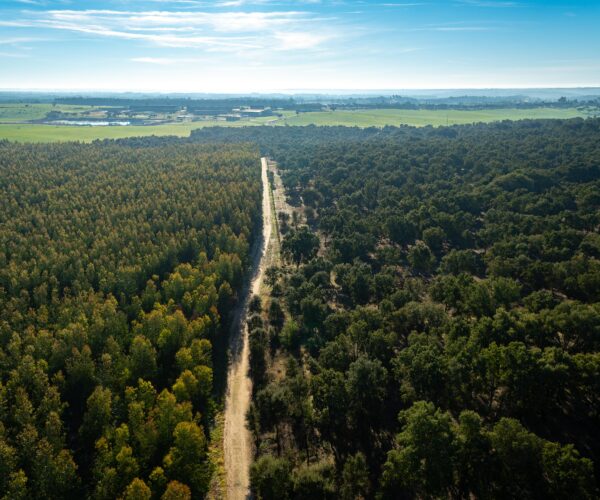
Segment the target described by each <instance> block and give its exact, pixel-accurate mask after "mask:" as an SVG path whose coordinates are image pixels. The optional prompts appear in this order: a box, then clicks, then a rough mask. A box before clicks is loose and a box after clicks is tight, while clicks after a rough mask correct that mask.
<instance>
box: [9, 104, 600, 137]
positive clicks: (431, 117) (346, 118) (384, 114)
mask: <svg viewBox="0 0 600 500" xmlns="http://www.w3.org/2000/svg"><path fill="white" fill-rule="evenodd" d="M3 106H4V107H3ZM7 106H9V105H0V122H1V121H4V122H6V121H15V122H16V121H24V120H31V119H35V117H32V115H35V114H36V113H38V114H39V113H42V117H43V116H44V115H45V113H46V112H47V111H48V110H49V109H51V105H32V106H35V107H34V108H25V107H24V105H22V104H21V105H17V106H21V108H23V109H24V110H26V111H23V112H22V114H19V113H21V112H17V110H12V111H11V110H7ZM42 106H47V107H48V109H46V111H45V112H42V108H41V107H42ZM63 108H64V107H63ZM2 109H4V113H5V114H6V116H9V115H10V113H12V115H10V116H12V117H13V118H12V119H10V120H9V119H7V118H5V117H3V115H2V114H1V113H2V111H1V110H2ZM54 109H56V108H54ZM65 111H66V110H65ZM28 113H29V115H28ZM594 113H596V114H600V113H599V112H598V110H596V111H595V112H590V111H581V110H578V109H576V108H568V109H557V108H534V109H492V110H482V111H461V110H450V111H437V110H435V111H434V110H426V109H421V110H404V109H376V110H359V111H327V112H314V113H302V114H299V115H296V114H295V113H290V112H285V113H284V115H283V116H282V117H281V118H279V119H277V118H276V117H264V118H255V119H251V120H243V121H238V122H224V121H216V120H206V121H201V122H187V123H173V124H166V125H151V126H125V127H117V126H114V127H76V126H56V125H37V124H28V123H17V124H10V125H9V124H0V139H8V140H11V141H21V142H57V141H84V142H90V141H93V140H95V139H120V138H124V137H138V136H151V135H176V136H179V137H186V136H188V135H189V134H190V132H191V131H192V130H194V129H197V128H202V127H210V126H220V127H243V126H255V125H263V124H271V125H276V126H282V125H311V124H314V125H345V126H357V127H383V126H386V125H412V126H416V127H422V126H426V125H433V126H441V125H456V124H466V123H476V122H493V121H499V120H522V119H527V118H545V119H565V118H576V117H588V116H592V115H593V114H594ZM36 116H37V115H36ZM19 117H20V118H19Z"/></svg>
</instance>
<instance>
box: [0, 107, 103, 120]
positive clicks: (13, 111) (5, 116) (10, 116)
mask: <svg viewBox="0 0 600 500" xmlns="http://www.w3.org/2000/svg"><path fill="white" fill-rule="evenodd" d="M90 109H92V108H91V107H90V106H70V105H64V104H58V105H56V106H54V105H52V104H13V103H0V122H25V121H29V120H41V119H42V118H45V117H46V115H47V114H48V113H49V112H50V111H63V112H65V113H76V112H80V111H88V110H90Z"/></svg>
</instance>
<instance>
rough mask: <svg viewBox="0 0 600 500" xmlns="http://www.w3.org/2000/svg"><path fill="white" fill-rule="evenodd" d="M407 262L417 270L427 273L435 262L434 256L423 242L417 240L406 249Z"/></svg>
mask: <svg viewBox="0 0 600 500" xmlns="http://www.w3.org/2000/svg"><path fill="white" fill-rule="evenodd" d="M407 258H408V263H409V264H410V266H411V267H412V268H413V269H414V270H415V271H417V272H421V273H429V272H431V270H432V269H433V266H434V264H435V256H434V255H433V254H432V253H431V250H430V249H429V247H428V246H427V245H426V244H425V243H423V242H417V244H416V245H413V246H411V247H410V249H409V250H408V257H407Z"/></svg>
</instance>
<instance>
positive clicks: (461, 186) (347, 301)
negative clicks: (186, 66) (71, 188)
mask: <svg viewBox="0 0 600 500" xmlns="http://www.w3.org/2000/svg"><path fill="white" fill-rule="evenodd" d="M250 135H253V136H254V137H255V139H256V140H257V141H258V142H259V143H260V144H261V147H262V148H263V152H265V153H268V154H271V155H272V156H273V157H274V158H275V159H276V160H277V161H278V162H279V166H280V169H281V171H282V174H283V179H284V182H285V185H286V187H287V190H288V195H289V200H290V202H291V203H293V204H295V205H296V206H298V207H300V208H301V209H302V210H303V211H304V214H305V218H306V220H307V221H308V224H309V226H308V227H307V226H304V227H303V226H302V224H299V218H298V217H296V218H295V220H292V221H290V220H289V217H288V216H285V214H282V215H281V222H285V224H280V225H281V226H282V227H288V232H287V234H286V236H285V237H284V239H283V242H282V250H283V251H284V254H285V255H286V259H287V261H288V265H286V266H284V267H283V268H281V269H271V270H270V271H269V272H268V273H267V275H268V280H269V282H270V284H271V286H272V290H273V291H272V295H273V297H274V298H273V299H272V303H271V305H270V306H269V309H268V310H267V311H264V312H263V316H262V317H260V316H257V315H255V316H253V317H252V318H251V322H250V326H251V336H250V339H251V346H250V347H251V370H252V375H253V378H254V380H255V386H254V396H253V404H252V409H251V411H250V413H249V425H250V427H251V429H252V432H253V435H254V439H255V442H256V449H257V460H256V462H255V464H254V465H253V467H252V488H253V491H254V494H255V495H256V496H257V498H263V499H269V498H273V499H275V498H277V499H282V498H340V497H342V498H374V497H377V498H394V499H398V498H474V497H475V498H540V499H542V498H544V499H546V498H596V497H597V495H598V490H597V480H596V478H597V477H598V470H599V468H598V465H599V464H600V439H599V435H598V428H600V419H599V414H598V411H599V409H600V396H599V394H600V386H599V385H598V383H599V381H600V354H599V347H600V346H599V344H600V235H599V231H598V229H599V227H600V121H599V120H587V121H584V120H571V121H563V122H558V121H548V122H542V121H525V122H519V123H508V122H507V123H498V124H492V125H476V126H466V127H451V128H440V129H433V128H426V129H422V130H417V129H410V128H400V129H395V128H386V129H382V130H378V129H370V130H369V129H367V130H358V129H344V128H342V127H340V128H336V127H333V128H316V127H306V128H287V129H286V128H283V127H282V128H281V129H276V128H273V129H268V128H262V129H258V130H255V129H253V130H252V131H250V130H243V129H242V130H228V131H224V130H216V129H210V130H204V131H201V132H195V133H194V134H193V140H195V141H200V142H203V141H222V142H235V141H238V140H247V139H249V138H250ZM273 304H275V305H273Z"/></svg>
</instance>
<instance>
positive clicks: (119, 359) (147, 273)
mask: <svg viewBox="0 0 600 500" xmlns="http://www.w3.org/2000/svg"><path fill="white" fill-rule="evenodd" d="M260 200H261V188H260V162H259V158H258V154H257V151H256V150H255V149H254V148H252V147H248V146H242V145H239V146H231V147H223V146H219V147H210V146H199V145H181V144H179V145H172V146H171V145H168V144H163V145H161V146H160V147H136V146H132V145H128V144H126V143H124V144H121V145H115V144H113V143H108V142H107V143H96V144H93V145H80V144H62V145H14V144H9V143H1V144H0V496H3V498H11V499H13V498H40V499H41V498H44V499H47V498H84V497H89V498H98V499H100V498H106V499H114V498H127V499H129V498H131V499H151V498H161V497H162V498H192V497H193V498H199V497H201V496H202V495H203V494H204V493H205V492H206V490H207V488H208V483H209V480H210V475H211V472H212V464H211V463H210V461H209V460H208V458H207V435H208V426H209V425H210V424H211V419H212V416H213V413H214V407H215V402H214V400H213V396H214V389H213V361H214V358H215V353H214V352H213V346H215V345H216V346H218V345H219V344H223V337H224V333H225V332H226V325H225V323H226V320H227V318H228V315H229V311H230V308H231V306H232V304H233V301H234V300H235V299H236V290H237V289H238V288H239V285H240V283H241V281H242V277H243V273H244V271H245V269H246V267H247V265H248V260H249V256H248V254H249V252H248V250H249V245H250V244H251V243H252V240H253V238H254V235H255V234H257V232H258V230H259V229H260ZM4 495H5V496H4Z"/></svg>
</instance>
